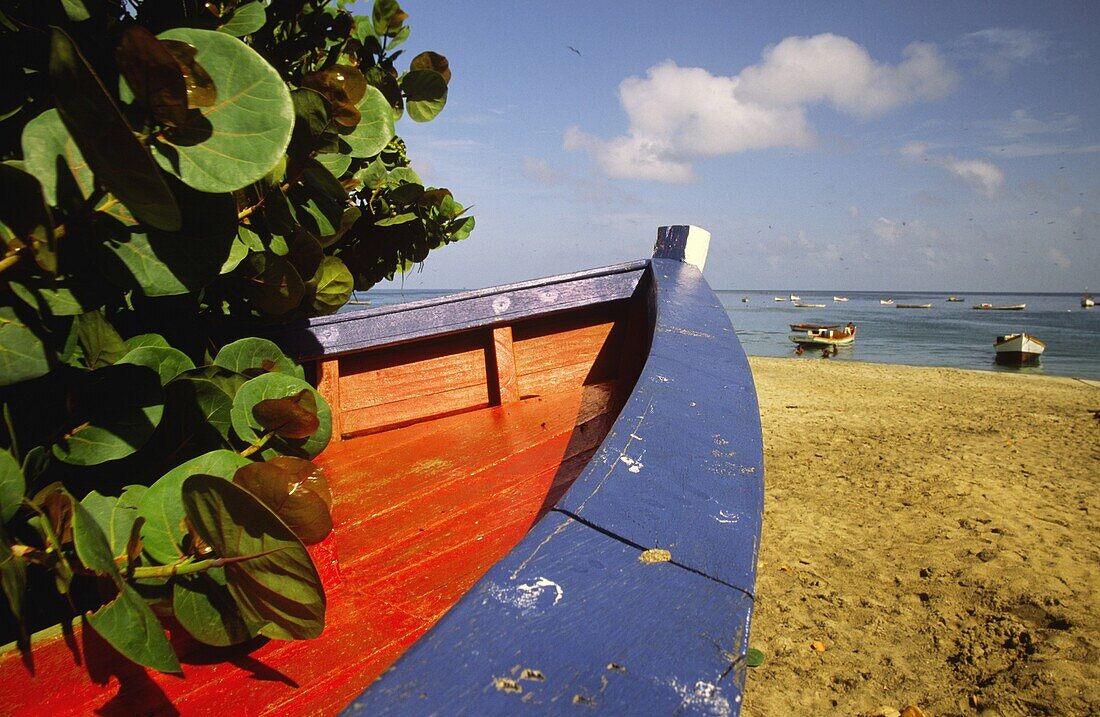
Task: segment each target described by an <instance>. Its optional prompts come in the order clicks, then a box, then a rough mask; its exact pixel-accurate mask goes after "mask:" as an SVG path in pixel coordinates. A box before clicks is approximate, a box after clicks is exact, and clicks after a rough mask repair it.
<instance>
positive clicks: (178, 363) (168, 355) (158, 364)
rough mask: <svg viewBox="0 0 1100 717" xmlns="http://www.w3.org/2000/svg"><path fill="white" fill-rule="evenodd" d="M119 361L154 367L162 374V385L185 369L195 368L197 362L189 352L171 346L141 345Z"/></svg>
mask: <svg viewBox="0 0 1100 717" xmlns="http://www.w3.org/2000/svg"><path fill="white" fill-rule="evenodd" d="M118 363H132V364H137V365H138V366H145V367H147V368H151V369H153V370H154V371H156V372H157V374H158V375H159V376H160V384H161V385H162V386H164V385H166V384H167V383H168V382H169V381H171V380H172V379H174V378H175V377H176V376H179V375H180V374H181V373H183V372H184V371H188V370H190V369H193V368H195V362H194V361H192V360H191V358H190V357H189V356H188V355H187V354H185V353H184V352H182V351H180V350H179V349H174V348H172V347H170V346H141V347H139V348H136V349H131V350H130V351H129V352H127V353H126V355H125V356H123V357H122V358H120V359H119V360H118Z"/></svg>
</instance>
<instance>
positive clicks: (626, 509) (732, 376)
mask: <svg viewBox="0 0 1100 717" xmlns="http://www.w3.org/2000/svg"><path fill="white" fill-rule="evenodd" d="M653 269H654V270H653V282H654V291H655V292H656V295H657V305H656V324H655V326H654V330H653V345H652V347H651V349H650V354H649V359H648V361H647V363H646V365H645V369H644V370H643V372H642V375H641V376H640V377H639V379H638V383H637V385H636V386H635V389H634V392H633V394H632V395H631V397H630V399H629V400H628V401H627V404H626V405H625V406H624V407H623V411H622V413H621V414H620V417H619V420H618V422H617V423H616V425H615V427H614V428H613V429H612V430H611V432H610V433H609V434H608V438H607V440H606V441H605V442H604V446H603V450H602V451H601V452H600V454H599V455H598V456H597V457H596V458H595V459H593V461H592V463H591V464H590V465H589V466H588V468H587V469H586V470H585V473H584V474H582V475H581V477H580V478H578V479H577V481H576V483H575V484H574V485H573V487H572V488H571V489H570V490H569V492H568V493H567V494H566V495H565V497H563V498H562V500H561V501H560V502H559V503H558V509H560V510H562V511H565V512H567V513H569V514H572V515H576V516H579V517H580V518H582V519H583V520H585V521H588V522H590V523H592V524H595V525H598V526H599V527H600V528H601V529H603V530H606V531H608V532H609V533H611V534H613V535H617V536H620V537H621V538H622V539H624V540H627V541H630V542H633V543H637V544H640V545H647V546H650V547H658V546H675V547H674V548H672V550H673V557H674V559H676V560H678V561H679V562H681V563H682V564H684V565H686V566H688V567H690V568H692V569H694V570H698V571H700V572H701V573H703V574H705V575H709V576H711V577H712V578H714V579H716V580H721V581H724V582H726V583H728V584H730V585H732V586H735V587H737V588H740V589H742V590H745V591H746V592H749V593H751V592H752V591H753V589H754V584H755V576H756V554H757V549H758V543H759V539H760V520H761V515H762V511H763V501H764V488H763V474H764V465H763V444H762V441H761V434H760V414H759V410H758V407H757V403H756V390H755V387H754V385H753V380H752V372H751V371H750V369H749V366H748V361H747V360H746V358H745V354H744V351H743V350H742V349H741V345H740V344H739V343H738V341H737V337H736V335H735V334H734V331H733V327H732V326H731V325H730V321H729V316H728V315H727V314H726V312H725V310H724V309H723V308H722V306H721V303H720V302H719V301H718V299H717V297H715V295H714V293H713V292H712V291H711V289H710V287H709V286H707V283H706V280H705V279H703V276H702V274H700V273H699V271H698V270H697V269H695V268H694V267H692V266H689V265H685V264H682V263H680V262H674V261H670V260H663V259H654V260H653Z"/></svg>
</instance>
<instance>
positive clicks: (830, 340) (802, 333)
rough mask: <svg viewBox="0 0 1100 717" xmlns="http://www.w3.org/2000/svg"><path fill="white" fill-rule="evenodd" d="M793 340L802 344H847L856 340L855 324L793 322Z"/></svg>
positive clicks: (790, 337) (791, 338)
mask: <svg viewBox="0 0 1100 717" xmlns="http://www.w3.org/2000/svg"><path fill="white" fill-rule="evenodd" d="M790 326H791V335H790V336H788V337H787V338H789V339H790V340H791V341H793V342H795V343H796V344H798V345H800V346H847V345H848V344H850V343H852V342H853V341H855V340H856V326H855V324H848V325H847V326H845V327H844V328H840V326H839V325H832V326H824V325H821V324H791V325H790Z"/></svg>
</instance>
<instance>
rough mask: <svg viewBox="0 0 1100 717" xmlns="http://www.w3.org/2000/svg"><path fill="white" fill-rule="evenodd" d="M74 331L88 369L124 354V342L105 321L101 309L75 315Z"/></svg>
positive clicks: (115, 359)
mask: <svg viewBox="0 0 1100 717" xmlns="http://www.w3.org/2000/svg"><path fill="white" fill-rule="evenodd" d="M76 333H77V339H78V340H79V341H80V347H81V348H82V349H83V350H84V363H85V364H86V365H87V366H88V368H90V369H97V368H102V367H104V366H110V365H111V364H113V363H116V362H118V360H119V359H121V358H122V357H123V356H125V355H126V351H127V348H126V343H125V342H124V341H123V340H122V337H121V336H119V335H118V332H117V331H115V327H114V326H112V325H111V322H109V321H107V317H106V316H105V315H104V313H103V309H98V310H96V311H89V312H87V313H85V314H81V315H80V316H78V317H76Z"/></svg>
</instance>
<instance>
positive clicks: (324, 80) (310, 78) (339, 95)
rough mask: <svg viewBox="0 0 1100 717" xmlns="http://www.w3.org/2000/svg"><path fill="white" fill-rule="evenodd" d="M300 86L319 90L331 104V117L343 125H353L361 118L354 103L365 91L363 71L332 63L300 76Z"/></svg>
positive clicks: (365, 81) (365, 82)
mask: <svg viewBox="0 0 1100 717" xmlns="http://www.w3.org/2000/svg"><path fill="white" fill-rule="evenodd" d="M302 87H306V88H309V89H311V90H314V91H316V92H319V93H320V94H321V95H323V96H324V97H325V99H327V100H328V101H329V103H330V104H331V105H332V119H333V120H334V121H335V122H336V123H337V124H339V125H342V126H344V127H355V126H356V125H358V124H359V120H360V118H361V116H360V113H359V108H358V107H356V106H355V105H356V103H357V102H359V100H361V99H363V95H365V94H366V92H367V80H366V78H365V77H363V73H362V72H360V71H359V70H358V69H356V68H354V67H351V66H349V65H334V66H333V67H330V68H329V69H327V70H321V71H320V72H313V73H311V74H308V75H306V76H305V77H303V78H302Z"/></svg>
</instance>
